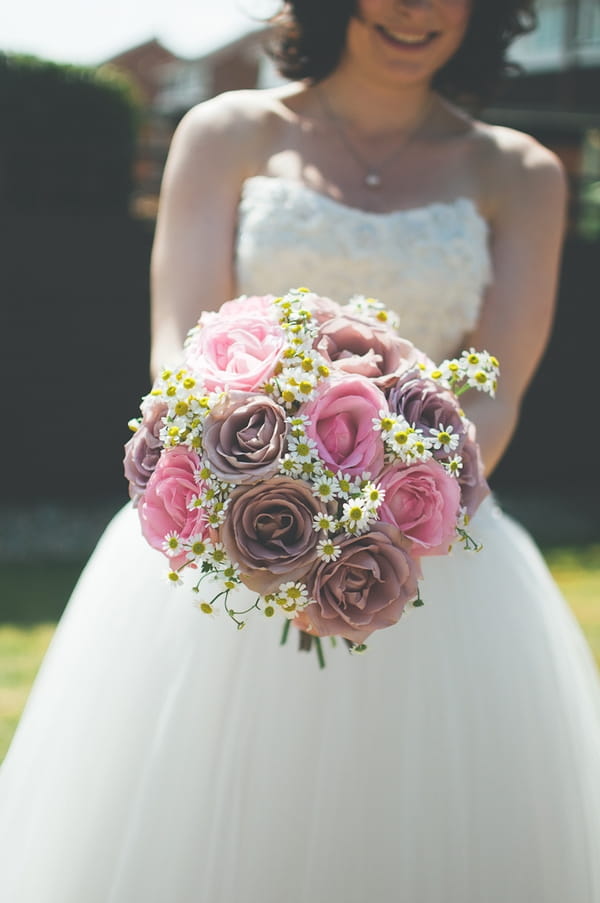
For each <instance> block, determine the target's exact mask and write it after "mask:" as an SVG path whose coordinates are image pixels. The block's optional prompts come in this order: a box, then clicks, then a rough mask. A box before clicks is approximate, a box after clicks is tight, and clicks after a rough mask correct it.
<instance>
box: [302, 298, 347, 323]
mask: <svg viewBox="0 0 600 903" xmlns="http://www.w3.org/2000/svg"><path fill="white" fill-rule="evenodd" d="M304 307H305V308H306V309H307V310H309V311H310V312H311V314H312V315H313V319H314V321H315V322H316V323H319V324H321V323H325V322H326V321H327V320H331V319H332V318H333V317H340V316H342V308H341V307H340V305H339V304H338V303H337V301H332V300H331V298H322V297H321V296H320V295H313V294H312V293H311V294H310V295H307V296H306V301H305V304H304Z"/></svg>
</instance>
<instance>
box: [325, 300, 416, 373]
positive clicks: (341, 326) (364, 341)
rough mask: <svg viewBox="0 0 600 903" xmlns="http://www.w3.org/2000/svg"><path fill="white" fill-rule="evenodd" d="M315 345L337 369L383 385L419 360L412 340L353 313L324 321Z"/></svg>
mask: <svg viewBox="0 0 600 903" xmlns="http://www.w3.org/2000/svg"><path fill="white" fill-rule="evenodd" d="M315 348H316V349H317V351H319V352H320V354H322V355H323V357H324V358H325V360H326V361H327V362H328V363H329V364H330V365H331V367H332V368H334V369H335V370H342V371H344V372H345V373H355V374H359V375H360V376H366V377H368V378H369V379H372V380H374V381H375V383H376V384H377V385H378V386H380V387H381V388H386V387H387V386H389V385H391V384H392V383H393V382H394V380H395V379H396V378H397V377H398V376H399V375H400V374H401V373H403V372H404V371H406V370H410V369H411V368H413V367H414V366H415V364H416V363H417V361H418V359H419V354H418V352H417V349H416V348H415V347H414V345H413V344H412V343H411V342H408V341H406V339H401V338H400V337H399V336H397V335H395V334H394V333H393V332H392V331H391V330H390V329H388V328H387V327H383V326H381V327H378V326H374V325H373V323H369V321H368V320H363V319H361V318H360V317H351V316H339V317H334V318H333V319H331V320H328V321H327V322H326V323H323V324H322V326H321V328H320V329H319V332H318V335H317V337H316V339H315Z"/></svg>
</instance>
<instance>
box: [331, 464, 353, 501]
mask: <svg viewBox="0 0 600 903" xmlns="http://www.w3.org/2000/svg"><path fill="white" fill-rule="evenodd" d="M335 481H336V489H335V494H336V495H337V496H338V498H341V499H349V498H350V496H351V494H352V493H353V492H354V490H355V487H354V482H353V480H352V477H351V476H349V475H348V474H345V473H342V471H341V470H338V472H337V473H336V475H335Z"/></svg>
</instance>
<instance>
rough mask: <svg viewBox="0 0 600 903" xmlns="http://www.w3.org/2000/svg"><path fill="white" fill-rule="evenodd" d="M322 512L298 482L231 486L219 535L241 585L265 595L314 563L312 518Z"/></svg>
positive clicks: (279, 480)
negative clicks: (238, 569)
mask: <svg viewBox="0 0 600 903" xmlns="http://www.w3.org/2000/svg"><path fill="white" fill-rule="evenodd" d="M324 511H325V508H324V506H323V504H322V502H320V501H319V500H318V499H317V498H315V496H314V495H313V493H312V492H311V490H310V487H309V485H308V484H307V483H305V482H304V481H303V480H292V479H290V478H289V477H273V478H272V479H270V480H266V481H265V482H263V483H255V484H254V485H252V486H249V487H239V488H238V489H234V491H233V492H232V493H231V502H230V505H229V508H228V511H227V519H226V520H225V523H224V524H222V525H221V527H220V528H219V535H220V539H221V542H222V543H223V545H224V546H225V549H226V551H227V554H228V555H229V557H230V558H231V559H232V560H233V561H236V562H237V563H238V565H239V568H240V572H241V576H242V579H243V581H244V583H245V584H246V586H248V587H250V589H253V590H255V591H256V592H257V593H261V594H264V593H270V592H273V591H274V590H276V589H277V588H278V586H279V585H280V584H281V583H284V582H287V581H288V580H301V579H302V578H303V577H304V576H305V575H306V573H307V571H308V570H310V569H311V568H313V567H314V565H315V561H316V552H315V549H316V546H317V543H318V541H319V534H318V533H317V531H316V530H314V529H313V517H314V516H315V515H317V514H323V513H324Z"/></svg>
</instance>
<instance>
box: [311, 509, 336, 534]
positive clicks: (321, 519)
mask: <svg viewBox="0 0 600 903" xmlns="http://www.w3.org/2000/svg"><path fill="white" fill-rule="evenodd" d="M313 528H314V529H315V530H316V531H317V532H320V531H321V530H323V532H324V533H335V531H336V529H337V520H336V519H335V517H332V516H331V514H315V516H314V517H313Z"/></svg>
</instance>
